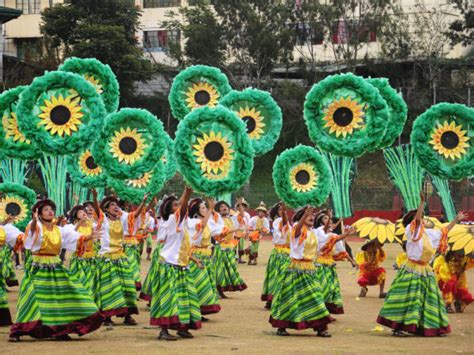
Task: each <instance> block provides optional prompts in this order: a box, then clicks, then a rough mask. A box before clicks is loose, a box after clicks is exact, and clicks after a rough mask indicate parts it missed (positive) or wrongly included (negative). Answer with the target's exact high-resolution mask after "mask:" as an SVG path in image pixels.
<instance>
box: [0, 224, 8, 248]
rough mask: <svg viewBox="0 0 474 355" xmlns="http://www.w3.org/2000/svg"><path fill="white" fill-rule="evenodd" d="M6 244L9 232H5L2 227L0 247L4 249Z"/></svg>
mask: <svg viewBox="0 0 474 355" xmlns="http://www.w3.org/2000/svg"><path fill="white" fill-rule="evenodd" d="M6 242H7V232H5V229H3V228H1V227H0V247H3V246H4V245H5V243H6Z"/></svg>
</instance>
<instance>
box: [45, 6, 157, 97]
mask: <svg viewBox="0 0 474 355" xmlns="http://www.w3.org/2000/svg"><path fill="white" fill-rule="evenodd" d="M140 16H141V12H140V10H139V9H137V8H136V7H135V6H134V5H133V2H131V1H129V0H101V1H96V0H70V1H68V2H67V3H64V4H56V5H55V6H53V7H51V8H47V9H45V10H44V11H43V12H42V21H43V23H42V25H41V31H42V33H43V34H44V36H45V37H47V38H50V39H51V44H52V46H53V48H60V49H61V50H62V54H63V56H64V57H67V56H76V57H82V58H86V57H94V58H97V59H98V60H100V61H101V62H103V63H106V64H109V65H110V67H111V68H112V70H113V71H114V73H115V75H116V76H117V79H118V81H119V83H120V92H121V98H122V101H124V102H126V101H127V100H128V99H129V98H130V97H131V96H132V95H133V85H134V82H136V81H146V80H149V79H150V78H151V76H152V74H153V72H154V69H153V66H152V65H151V63H150V62H149V61H148V60H146V59H145V58H144V57H143V51H142V50H141V49H140V48H139V46H138V41H137V38H136V32H137V31H138V29H139V18H140Z"/></svg>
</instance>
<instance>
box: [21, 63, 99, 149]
mask: <svg viewBox="0 0 474 355" xmlns="http://www.w3.org/2000/svg"><path fill="white" fill-rule="evenodd" d="M16 112H17V118H18V124H19V127H20V131H21V132H23V133H24V135H25V137H26V139H29V140H31V141H32V142H33V144H35V145H36V146H37V147H39V148H40V149H41V150H42V151H43V153H45V154H50V155H68V154H76V153H77V152H78V151H79V150H81V149H82V148H84V147H88V146H90V145H91V144H92V142H93V141H94V140H95V139H96V138H97V135H98V134H99V132H100V131H101V129H102V126H103V122H104V117H105V114H106V112H105V109H104V104H103V102H102V99H101V98H100V96H99V94H98V93H97V92H96V90H95V89H94V87H93V86H92V84H90V83H89V82H88V81H87V80H85V79H84V78H83V77H81V76H80V75H77V74H73V73H68V72H62V71H55V72H49V73H47V74H45V75H43V76H40V77H37V78H36V79H35V80H33V83H32V84H31V85H30V86H28V87H27V88H26V89H25V90H24V91H23V92H22V94H21V97H20V101H19V103H18V106H17V111H16Z"/></svg>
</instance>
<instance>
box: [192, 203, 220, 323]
mask: <svg viewBox="0 0 474 355" xmlns="http://www.w3.org/2000/svg"><path fill="white" fill-rule="evenodd" d="M207 204H208V205H207V206H208V207H207V206H206V203H205V202H204V201H203V200H202V199H200V198H195V199H193V200H191V201H190V202H189V206H188V210H189V216H190V217H189V218H188V221H187V225H188V230H189V235H190V237H191V247H192V248H191V261H190V263H189V273H190V276H191V278H192V279H193V280H194V283H195V286H196V291H197V296H198V299H199V304H200V306H201V314H202V315H203V316H204V315H207V314H213V313H218V312H219V311H220V310H221V307H220V305H219V298H218V296H217V287H216V270H215V265H214V263H213V261H212V259H211V249H210V246H211V237H212V236H216V235H219V234H221V233H222V231H223V230H224V228H225V227H224V221H222V219H221V218H220V216H219V214H217V213H216V212H214V206H215V202H214V201H213V200H208V202H207ZM202 320H203V321H207V320H208V319H207V318H205V317H202Z"/></svg>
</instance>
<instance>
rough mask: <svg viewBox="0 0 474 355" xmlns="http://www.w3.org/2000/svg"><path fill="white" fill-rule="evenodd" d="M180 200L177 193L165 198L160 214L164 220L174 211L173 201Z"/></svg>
mask: <svg viewBox="0 0 474 355" xmlns="http://www.w3.org/2000/svg"><path fill="white" fill-rule="evenodd" d="M174 201H178V198H177V197H176V196H175V195H170V196H168V197H166V198H165V199H163V202H162V203H161V205H160V211H159V212H160V216H161V218H162V219H163V221H167V220H168V218H170V215H171V214H172V213H173V211H172V207H173V202H174Z"/></svg>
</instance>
